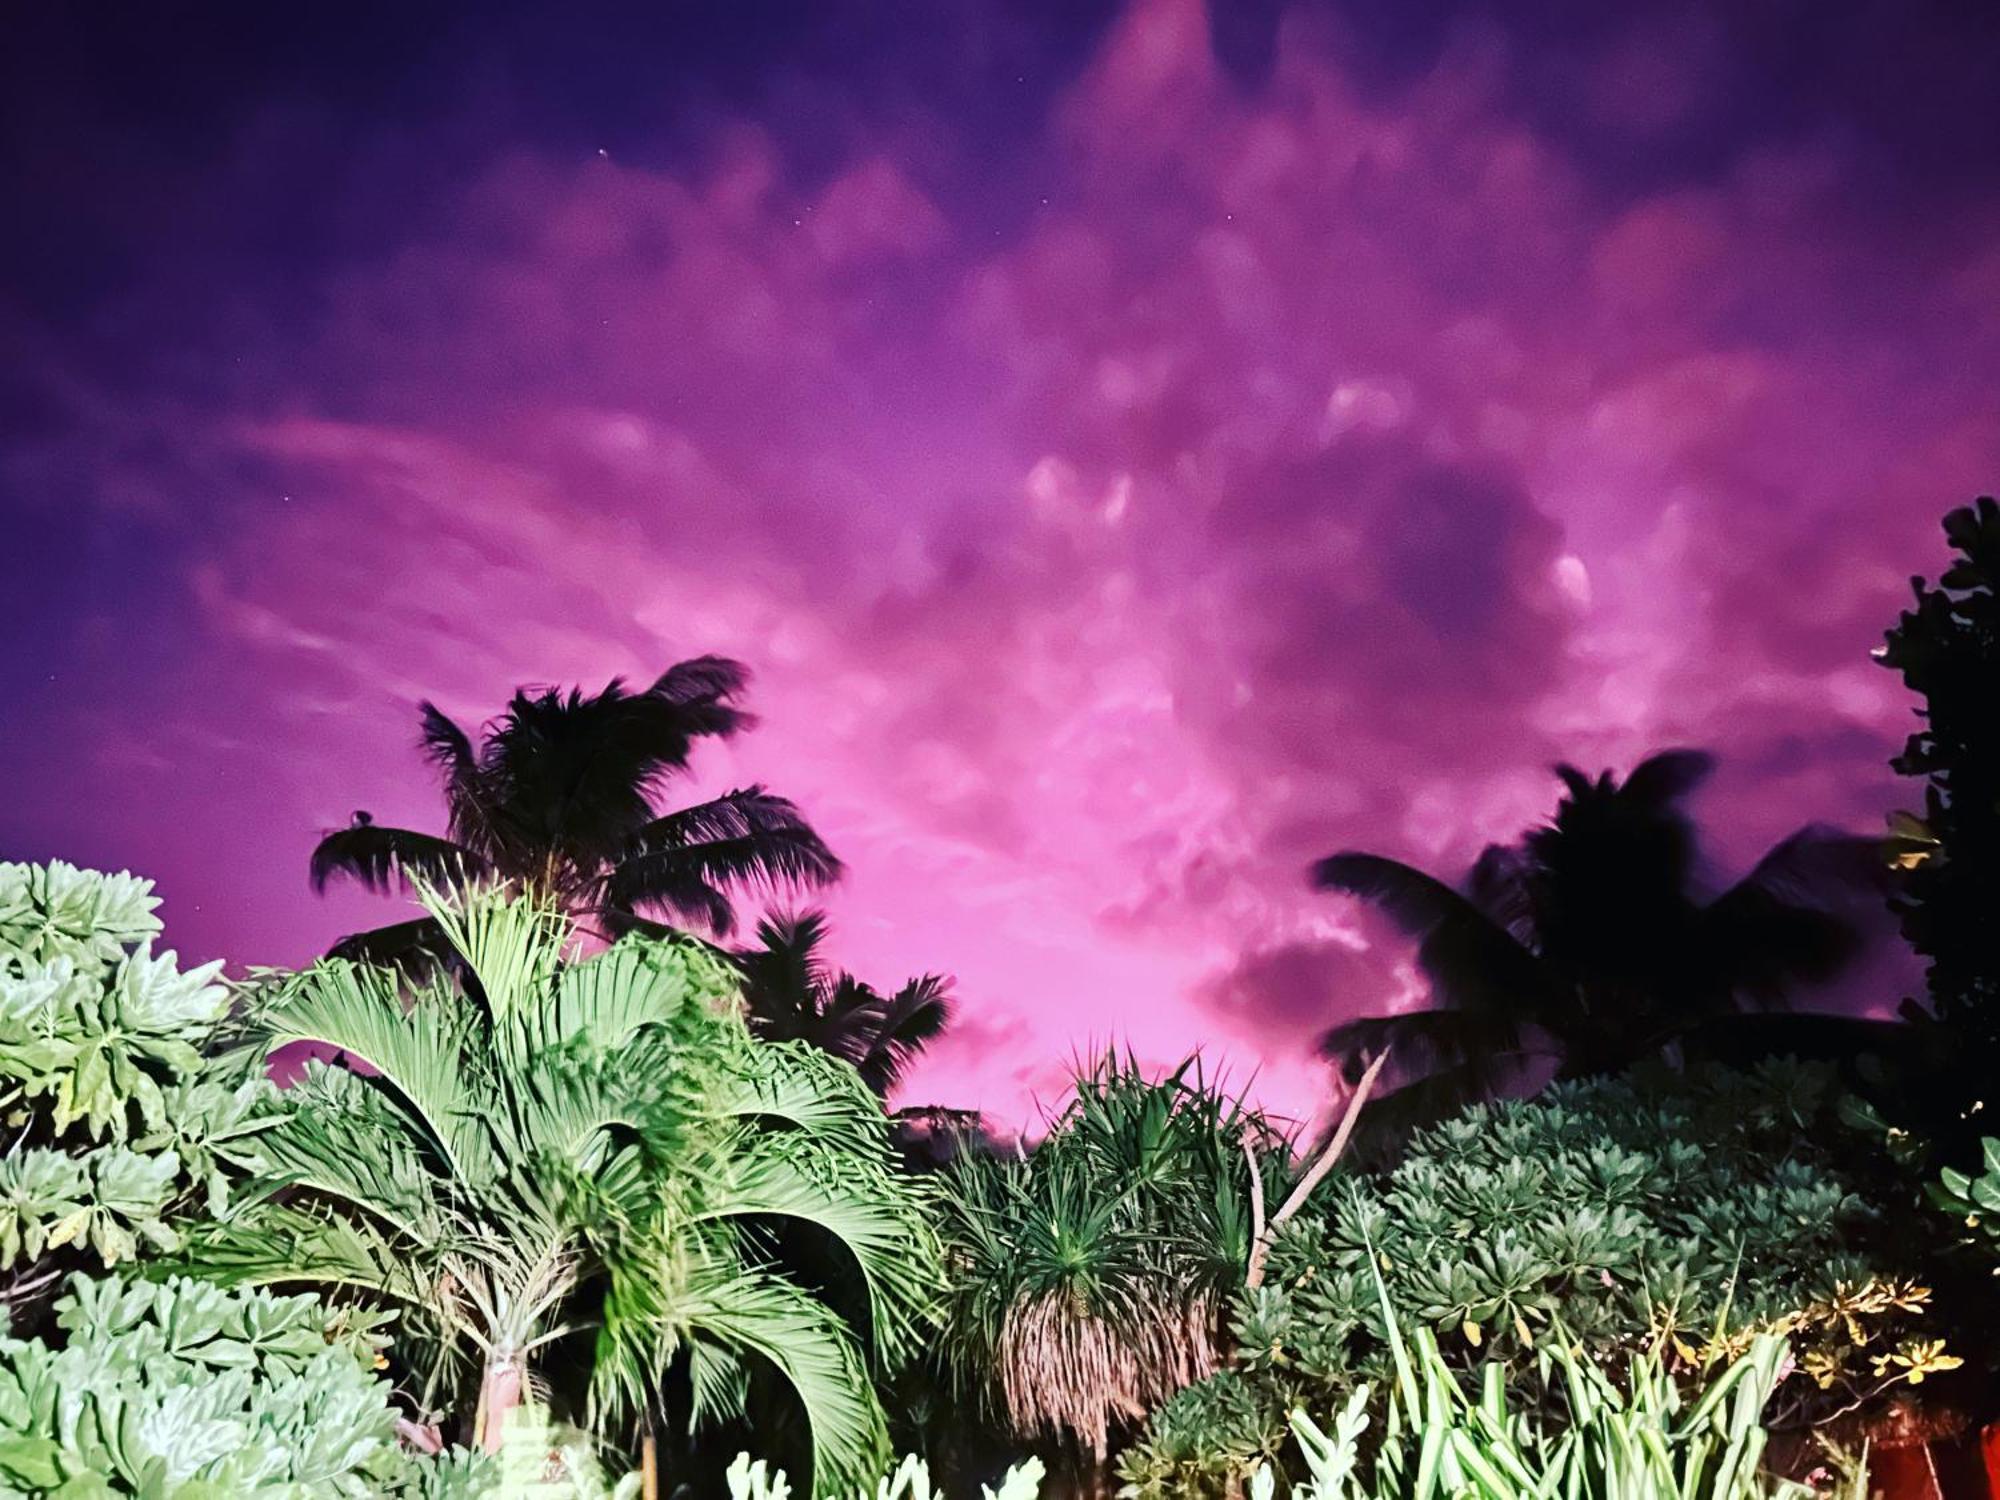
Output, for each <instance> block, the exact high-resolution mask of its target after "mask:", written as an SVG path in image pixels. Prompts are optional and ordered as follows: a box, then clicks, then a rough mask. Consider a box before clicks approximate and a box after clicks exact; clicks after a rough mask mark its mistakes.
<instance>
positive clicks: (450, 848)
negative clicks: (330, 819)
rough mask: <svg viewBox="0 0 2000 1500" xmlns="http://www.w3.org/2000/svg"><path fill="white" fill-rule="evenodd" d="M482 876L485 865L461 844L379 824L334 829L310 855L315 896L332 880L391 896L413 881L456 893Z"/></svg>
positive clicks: (434, 835) (484, 871) (361, 824)
mask: <svg viewBox="0 0 2000 1500" xmlns="http://www.w3.org/2000/svg"><path fill="white" fill-rule="evenodd" d="M357 816H358V815H357ZM486 872H487V864H486V861H485V860H484V859H483V858H482V857H481V856H479V855H477V854H475V853H473V851H472V850H470V849H468V848H466V847H465V846H464V845H463V844H459V843H455V842H454V841H453V840H451V839H441V838H439V837H438V836H437V835H436V834H430V833H418V832H416V831H415V830H413V829H409V828H385V827H383V826H382V825H381V824H379V823H367V822H359V821H357V822H356V823H355V824H354V825H353V826H352V827H349V828H339V829H335V830H334V831H333V832H332V833H329V834H327V835H326V836H325V837H324V838H322V839H321V840H320V841H319V843H318V844H317V845H316V846H314V848H313V852H312V867H311V875H312V887H313V889H314V890H315V891H324V890H325V889H326V887H327V882H328V881H330V880H332V879H333V878H334V877H335V876H336V875H344V876H346V877H348V878H349V879H351V880H355V881H358V882H359V883H360V884H361V885H363V886H365V887H367V888H368V889H369V890H371V891H383V892H392V891H399V890H407V889H409V886H410V877H411V876H412V875H415V876H420V877H423V878H427V879H429V880H430V881H432V882H433V883H434V884H437V885H442V886H447V887H455V886H458V885H462V884H464V883H465V882H467V881H470V880H475V879H477V878H479V877H480V876H482V875H484V874H485V873H486Z"/></svg>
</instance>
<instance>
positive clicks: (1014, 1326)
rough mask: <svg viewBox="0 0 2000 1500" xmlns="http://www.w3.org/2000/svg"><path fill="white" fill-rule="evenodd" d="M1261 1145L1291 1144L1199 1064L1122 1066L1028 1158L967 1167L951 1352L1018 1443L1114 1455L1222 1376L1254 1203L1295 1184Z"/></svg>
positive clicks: (958, 1183) (1104, 1064) (952, 1228)
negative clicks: (1230, 1307) (1180, 1393)
mask: <svg viewBox="0 0 2000 1500" xmlns="http://www.w3.org/2000/svg"><path fill="white" fill-rule="evenodd" d="M1246 1140H1248V1141H1249V1142H1250V1143H1251V1144H1252V1145H1253V1146H1256V1147H1273V1146H1283V1145H1284V1144H1285V1143H1284V1140H1283V1137H1282V1136H1281V1135H1280V1133H1279V1132H1278V1131H1277V1130H1276V1129H1275V1128H1274V1127H1273V1126H1272V1125H1271V1124H1270V1123H1269V1122H1268V1121H1267V1120H1265V1119H1264V1118H1263V1117H1262V1116H1261V1115H1259V1114H1257V1113H1256V1112H1255V1111H1253V1110H1250V1109H1247V1108H1245V1107H1244V1106H1242V1105H1240V1104H1237V1103H1235V1102H1233V1101H1230V1100H1228V1099H1225V1098H1223V1097H1222V1096H1221V1095H1219V1094H1218V1093H1217V1092H1215V1091H1214V1090H1212V1089H1211V1088H1209V1087H1207V1085H1206V1084H1205V1082H1204V1081H1203V1079H1202V1078H1201V1076H1200V1075H1199V1073H1198V1072H1197V1071H1196V1069H1195V1066H1194V1064H1193V1062H1192V1061H1190V1062H1187V1063H1183V1064H1182V1065H1181V1066H1180V1067H1179V1068H1178V1069H1176V1070H1175V1071H1174V1072H1173V1073H1171V1074H1170V1075H1168V1076H1167V1077H1165V1078H1162V1079H1159V1080H1157V1081H1154V1080H1150V1079H1148V1078H1147V1077H1146V1076H1145V1074H1144V1073H1143V1072H1142V1070H1141V1069H1140V1067H1139V1065H1138V1064H1137V1063H1136V1062H1135V1061H1134V1060H1132V1059H1130V1058H1126V1059H1123V1060H1121V1059H1119V1058H1117V1057H1115V1056H1107V1057H1105V1058H1103V1059H1102V1060H1100V1061H1099V1062H1098V1063H1097V1064H1096V1065H1095V1066H1094V1067H1092V1068H1091V1070H1090V1071H1088V1072H1086V1073H1085V1074H1084V1075H1083V1076H1082V1077H1080V1078H1079V1079H1078V1080H1077V1085H1076V1094H1075V1097H1074V1099H1073V1101H1072V1102H1071V1103H1070V1105H1069V1106H1068V1108H1067V1109H1066V1110H1065V1111H1064V1112H1063V1114H1062V1115H1061V1117H1060V1118H1059V1119H1057V1120H1056V1121H1055V1122H1054V1124H1053V1126H1052V1128H1051V1129H1050V1131H1049V1133H1048V1135H1047V1136H1046V1138H1045V1139H1043V1141H1042V1142H1041V1143H1040V1144H1039V1145H1037V1146H1036V1147H1035V1149H1034V1151H1033V1153H1032V1154H1030V1155H1028V1156H1027V1157H1026V1159H1025V1160H1020V1159H1009V1158H1006V1157H996V1156H989V1155H968V1156H965V1157H962V1158H960V1159H959V1160H958V1161H957V1162H956V1163H955V1164H954V1165H953V1166H952V1167H951V1168H949V1169H948V1170H947V1172H946V1174H945V1183H946V1191H945V1193H944V1204H945V1225H946V1228H945V1236H946V1243H947V1253H948V1259H949V1264H950V1268H951V1272H952V1284H951V1291H950V1296H949V1302H948V1311H947V1321H946V1346H947V1351H948V1356H949V1358H950V1361H951V1364H952V1366H953V1368H954V1371H955V1372H956V1375H957V1378H958V1379H959V1380H960V1382H961V1383H962V1385H963V1387H964V1388H965V1390H966V1393H967V1394H968V1395H969V1396H971V1397H973V1398H974V1399H976V1400H980V1401H983V1402H987V1403H990V1404H991V1406H992V1408H993V1409H995V1410H996V1411H997V1413H998V1415H999V1416H1000V1417H1001V1418H1002V1420H1003V1421H1004V1422H1005V1423H1006V1424H1007V1425H1008V1426H1009V1427H1010V1428H1011V1429H1012V1431H1013V1432H1014V1433H1015V1434H1016V1435H1017V1436H1021V1437H1034V1436H1042V1435H1053V1436H1056V1437H1059V1438H1063V1439H1066V1440H1068V1441H1070V1442H1072V1443H1075V1444H1077V1445H1079V1446H1080V1447H1081V1448H1083V1449H1084V1450H1085V1451H1086V1452H1088V1453H1089V1454H1090V1455H1092V1456H1093V1457H1095V1458H1097V1459H1098V1460H1100V1461H1101V1460H1102V1459H1103V1458H1104V1457H1105V1455H1106V1454H1107V1453H1108V1452H1109V1451H1110V1444H1111V1437H1112V1434H1113V1433H1114V1432H1118V1431H1123V1430H1129V1429H1130V1428H1131V1427H1133V1426H1134V1425H1136V1424H1137V1423H1138V1422H1140V1421H1143V1420H1144V1418H1145V1416H1146V1414H1147V1412H1149V1411H1150V1410H1151V1409H1152V1408H1153V1407H1155V1406H1156V1405H1158V1404H1159V1403H1160V1402H1161V1401H1162V1400H1164V1399H1165V1398H1166V1397H1167V1396H1169V1395H1171V1394H1172V1393H1173V1392H1174V1391H1176V1390H1178V1389H1180V1388H1181V1387H1183V1386H1185V1385H1188V1384H1189V1383H1190V1382H1192V1381H1196V1380H1199V1379H1202V1378H1203V1377H1204V1376H1207V1375H1209V1374H1211V1373H1213V1372H1214V1370H1215V1369H1216V1367H1217V1365H1218V1363H1219V1361H1220V1358H1221V1355H1222V1349H1221V1347H1220V1344H1219V1337H1220V1332H1221V1325H1220V1312H1221V1309H1222V1307H1223V1305H1224V1303H1225V1302H1226V1300H1227V1298H1228V1296H1229V1293H1230V1291H1231V1290H1232V1289H1233V1288H1235V1287H1236V1286H1238V1285H1239V1284H1240V1283H1241V1282H1242V1280H1243V1277H1244V1274H1245V1269H1246V1266H1247V1264H1248V1261H1249V1256H1250V1251H1251V1244H1252V1239H1253V1236H1254V1234H1255V1228H1256V1212H1257V1210H1256V1205H1257V1204H1258V1203H1261V1202H1262V1201H1264V1199H1265V1197H1266V1196H1269V1197H1271V1198H1272V1200H1273V1201H1275V1197H1276V1195H1277V1194H1279V1193H1280V1192H1281V1191H1282V1190H1283V1188H1284V1187H1285V1185H1286V1183H1287V1182H1288V1180H1289V1179H1288V1173H1289V1170H1290V1169H1289V1165H1288V1162H1289V1154H1288V1152H1287V1151H1285V1150H1264V1151H1263V1152H1262V1153H1261V1155H1259V1154H1257V1153H1256V1152H1254V1151H1252V1150H1247V1149H1246V1147H1245V1142H1246Z"/></svg>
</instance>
